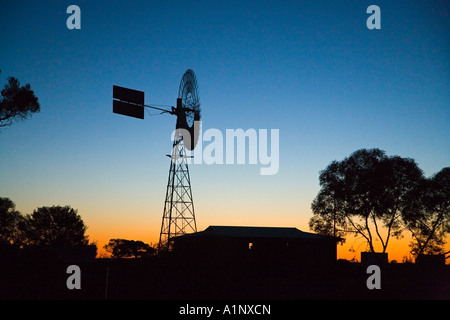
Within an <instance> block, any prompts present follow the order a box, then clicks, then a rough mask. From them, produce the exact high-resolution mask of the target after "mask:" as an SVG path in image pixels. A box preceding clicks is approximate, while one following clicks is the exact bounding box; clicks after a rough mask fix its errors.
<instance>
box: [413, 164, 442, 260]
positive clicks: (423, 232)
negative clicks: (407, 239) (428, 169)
mask: <svg viewBox="0 0 450 320" xmlns="http://www.w3.org/2000/svg"><path fill="white" fill-rule="evenodd" d="M405 211H406V214H405V215H404V222H405V225H406V228H407V229H408V230H409V231H411V234H412V238H413V240H412V242H411V245H410V246H411V253H412V254H413V255H419V254H439V253H444V252H443V251H444V250H443V249H444V245H445V243H446V242H445V236H446V235H447V234H448V233H449V232H450V168H448V167H447V168H444V169H442V170H441V171H439V172H438V173H437V174H435V175H434V176H433V177H431V178H429V179H424V180H423V181H422V183H421V185H420V186H419V188H417V189H416V190H415V192H414V193H413V194H412V196H411V197H410V202H409V205H407V206H406V208H405ZM446 253H448V252H446Z"/></svg>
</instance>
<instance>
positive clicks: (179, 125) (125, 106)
mask: <svg viewBox="0 0 450 320" xmlns="http://www.w3.org/2000/svg"><path fill="white" fill-rule="evenodd" d="M113 98H114V100H113V112H114V113H118V114H122V115H126V116H130V117H135V118H139V119H144V108H145V107H147V108H151V109H155V110H159V111H161V113H169V114H171V115H175V116H176V117H177V121H176V126H175V129H176V130H175V135H174V139H173V145H172V153H171V154H170V155H167V156H168V157H170V158H171V161H170V169H169V178H168V181H167V189H166V198H165V201H164V211H163V216H162V223H161V232H160V235H159V244H158V247H159V250H168V249H170V239H171V238H172V237H175V236H179V235H183V234H185V233H190V232H197V225H196V222H195V212H194V201H193V198H192V191H191V181H190V176H189V168H188V163H187V157H188V156H187V154H186V150H193V149H194V148H195V146H196V144H197V139H198V134H199V130H200V126H199V121H200V100H199V97H198V85H197V78H196V76H195V73H194V71H192V70H191V69H188V70H187V71H186V72H185V73H184V75H183V77H182V78H181V82H180V86H179V89H178V98H177V104H176V107H171V109H169V110H168V109H163V108H159V107H155V106H150V105H145V104H144V92H142V91H138V90H133V89H128V88H124V87H119V86H115V85H114V86H113Z"/></svg>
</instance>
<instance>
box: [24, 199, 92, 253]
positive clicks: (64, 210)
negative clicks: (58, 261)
mask: <svg viewBox="0 0 450 320" xmlns="http://www.w3.org/2000/svg"><path fill="white" fill-rule="evenodd" d="M86 229H87V226H86V225H85V224H84V222H83V220H82V219H81V217H80V215H78V213H77V210H75V209H73V208H71V207H70V206H64V207H62V206H52V207H41V208H37V209H36V210H34V211H33V213H32V214H31V215H27V216H26V217H25V223H24V231H25V235H26V240H27V243H26V244H31V245H44V246H78V245H88V243H89V240H88V236H87V235H86V234H85V232H86Z"/></svg>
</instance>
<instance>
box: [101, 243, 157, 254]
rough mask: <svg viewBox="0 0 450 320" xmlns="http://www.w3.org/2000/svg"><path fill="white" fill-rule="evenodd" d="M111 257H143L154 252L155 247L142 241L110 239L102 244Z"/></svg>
mask: <svg viewBox="0 0 450 320" xmlns="http://www.w3.org/2000/svg"><path fill="white" fill-rule="evenodd" d="M104 248H105V249H106V251H108V252H111V254H112V257H113V258H144V257H149V256H152V255H154V254H155V253H156V249H155V248H153V247H152V246H150V245H149V244H146V243H144V242H142V241H139V240H138V241H135V240H126V239H110V240H109V243H108V244H107V245H105V246H104Z"/></svg>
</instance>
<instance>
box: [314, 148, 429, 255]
mask: <svg viewBox="0 0 450 320" xmlns="http://www.w3.org/2000/svg"><path fill="white" fill-rule="evenodd" d="M422 179H423V173H422V171H421V170H420V169H419V168H418V166H417V164H416V163H415V161H414V160H413V159H409V158H401V157H398V156H392V157H388V156H386V154H385V152H384V151H382V150H379V149H369V150H367V149H361V150H358V151H355V152H354V153H352V154H351V155H350V156H349V157H348V158H345V159H344V160H342V161H333V162H332V163H331V164H330V165H329V166H328V167H327V168H326V169H325V170H323V171H321V173H320V177H319V181H320V185H321V190H320V191H319V194H318V195H317V197H316V198H315V199H314V201H313V202H312V205H311V208H312V210H313V213H314V216H313V217H312V218H311V219H310V222H309V226H310V228H311V229H312V230H314V231H315V232H317V233H319V234H326V235H334V236H339V237H344V236H345V235H346V234H348V233H354V234H355V235H360V236H362V237H363V238H364V239H365V240H366V241H367V244H368V246H369V249H370V251H371V252H375V248H374V241H375V239H378V240H379V241H380V242H381V245H382V250H383V251H382V252H386V248H387V246H388V243H389V239H390V237H391V236H394V237H397V238H399V237H401V234H402V230H403V229H402V219H401V218H402V213H403V210H404V208H405V206H406V205H407V204H408V201H409V197H410V196H411V193H412V192H411V191H412V190H415V188H416V187H417V185H418V184H419V183H420V182H421V181H422ZM381 227H384V228H385V230H384V231H382V230H381Z"/></svg>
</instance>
